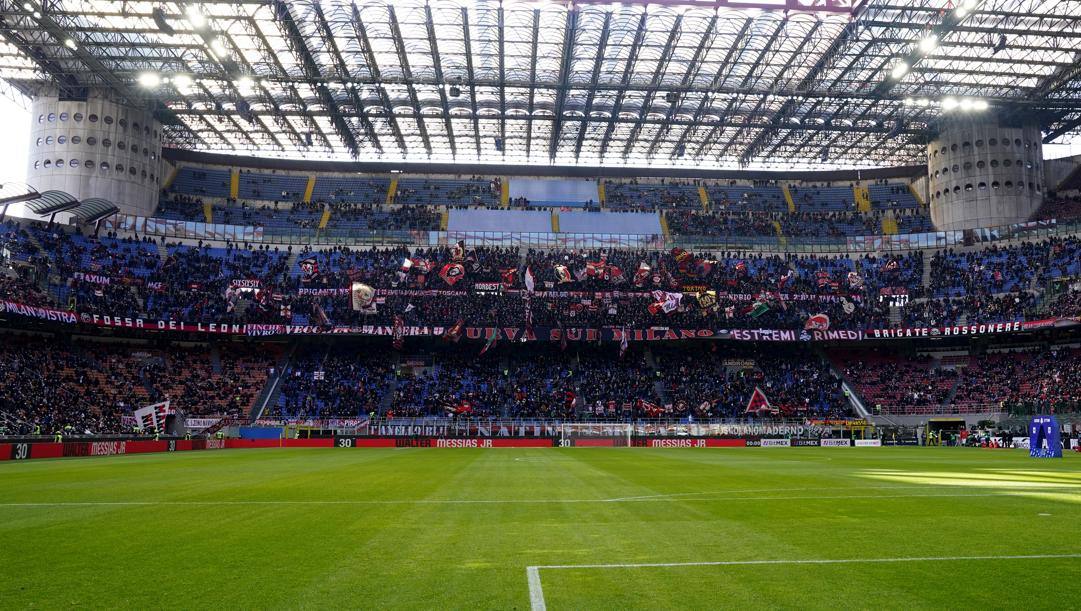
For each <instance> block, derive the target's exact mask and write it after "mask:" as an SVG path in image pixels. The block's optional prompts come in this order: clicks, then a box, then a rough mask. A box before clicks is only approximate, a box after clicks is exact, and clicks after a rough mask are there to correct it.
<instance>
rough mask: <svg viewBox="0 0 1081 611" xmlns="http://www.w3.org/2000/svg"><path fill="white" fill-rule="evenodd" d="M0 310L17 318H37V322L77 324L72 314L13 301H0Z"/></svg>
mask: <svg viewBox="0 0 1081 611" xmlns="http://www.w3.org/2000/svg"><path fill="white" fill-rule="evenodd" d="M0 308H3V312H6V313H8V314H17V315H19V316H26V317H27V318H37V319H39V320H48V321H50V322H62V323H66V324H75V323H77V322H79V320H78V317H77V316H76V315H75V313H74V312H65V311H64V310H53V309H50V308H42V307H38V306H29V305H23V304H21V303H16V302H14V301H0Z"/></svg>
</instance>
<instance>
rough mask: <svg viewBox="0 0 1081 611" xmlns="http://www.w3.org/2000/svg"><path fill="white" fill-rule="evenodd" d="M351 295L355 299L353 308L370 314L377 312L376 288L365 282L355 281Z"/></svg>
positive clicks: (351, 288)
mask: <svg viewBox="0 0 1081 611" xmlns="http://www.w3.org/2000/svg"><path fill="white" fill-rule="evenodd" d="M349 291H350V295H351V297H352V301H353V310H354V311H356V312H364V313H366V314H370V313H372V312H375V310H376V307H375V303H374V301H375V289H373V288H372V287H370V286H368V285H367V284H364V283H363V282H354V283H353V284H352V286H351V287H350V290H349Z"/></svg>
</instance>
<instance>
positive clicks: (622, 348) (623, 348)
mask: <svg viewBox="0 0 1081 611" xmlns="http://www.w3.org/2000/svg"><path fill="white" fill-rule="evenodd" d="M626 352H627V327H626V326H624V327H623V337H622V338H620V340H619V358H623V355H624V354H626Z"/></svg>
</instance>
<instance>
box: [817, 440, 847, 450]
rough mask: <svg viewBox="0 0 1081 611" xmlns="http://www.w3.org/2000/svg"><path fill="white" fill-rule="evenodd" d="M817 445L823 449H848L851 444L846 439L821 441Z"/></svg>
mask: <svg viewBox="0 0 1081 611" xmlns="http://www.w3.org/2000/svg"><path fill="white" fill-rule="evenodd" d="M819 445H821V446H822V447H823V448H849V447H852V443H851V441H850V440H848V439H821V440H819Z"/></svg>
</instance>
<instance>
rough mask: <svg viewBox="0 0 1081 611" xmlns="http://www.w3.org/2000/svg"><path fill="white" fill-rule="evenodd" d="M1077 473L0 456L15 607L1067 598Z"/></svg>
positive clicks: (470, 453)
mask: <svg viewBox="0 0 1081 611" xmlns="http://www.w3.org/2000/svg"><path fill="white" fill-rule="evenodd" d="M1079 467H1081V456H1078V455H1076V454H1073V453H1071V454H1070V455H1069V456H1067V457H1066V458H1064V459H1062V460H1035V459H1030V458H1029V457H1028V456H1027V454H1026V453H1025V452H1023V451H1020V450H1017V451H1009V450H1005V451H1004V450H973V449H965V448H936V449H929V448H836V449H830V448H790V449H766V448H744V449H719V448H718V449H712V448H711V449H646V448H620V449H591V448H578V449H575V448H567V449H536V450H530V449H525V450H523V449H497V450H492V449H487V450H483V449H481V450H478V449H454V450H451V449H422V448H410V449H282V450H277V449H275V450H228V451H206V452H184V453H177V454H156V455H155V454H144V455H133V456H115V457H108V458H80V459H57V460H40V461H25V462H8V463H0V567H2V569H0V570H2V573H0V575H2V577H0V607H2V608H5V609H12V608H28V607H32V608H59V607H66V608H71V607H75V608H116V607H119V608H206V607H214V608H217V607H228V608H245V609H248V608H253V609H266V608H299V607H322V608H325V607H351V608H426V609H430V608H438V609H542V608H543V609H553V610H556V609H631V608H641V609H646V608H649V609H658V608H672V609H674V608H679V609H684V608H693V609H706V608H737V607H753V608H760V607H768V608H789V609H797V608H798V609H804V608H837V607H843V608H869V607H885V608H891V609H893V608H897V609H900V608H905V609H910V608H959V607H960V608H971V607H980V608H1004V607H1014V608H1063V607H1065V608H1076V607H1078V606H1079V605H1081V590H1079V589H1078V583H1079V582H1081V581H1079V580H1081V468H1079Z"/></svg>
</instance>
